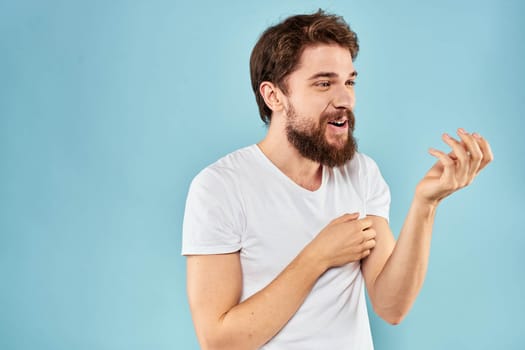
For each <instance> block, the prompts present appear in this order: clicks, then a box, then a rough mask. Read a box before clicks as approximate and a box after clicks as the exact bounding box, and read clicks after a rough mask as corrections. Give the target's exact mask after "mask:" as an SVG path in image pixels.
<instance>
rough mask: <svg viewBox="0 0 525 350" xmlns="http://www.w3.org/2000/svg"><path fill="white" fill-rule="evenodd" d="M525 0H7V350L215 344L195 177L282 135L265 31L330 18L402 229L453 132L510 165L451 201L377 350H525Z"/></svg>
mask: <svg viewBox="0 0 525 350" xmlns="http://www.w3.org/2000/svg"><path fill="white" fill-rule="evenodd" d="M524 4H525V3H524V2H520V1H518V0H515V1H510V0H509V1H505V0H503V1H498V0H492V1H453V0H441V1H416V0H413V1H408V0H407V1H364V0H362V1H326V2H322V1H282V0H278V1H276V0H268V1H264V2H261V1H230V2H215V1H184V2H183V1H51V0H49V1H36V0H33V1H31V0H26V1H15V0H13V1H5V0H2V1H0V118H1V119H0V348H2V349H40V350H43V349H53V350H61V349H64V350H65V349H68V350H70V349H197V348H198V345H197V342H196V338H195V335H194V331H193V326H192V322H191V317H190V314H189V310H188V306H187V299H186V294H185V261H184V258H182V257H181V256H180V255H179V254H180V244H181V224H182V215H183V208H184V201H185V196H186V192H187V188H188V185H189V182H190V181H191V179H192V178H193V176H194V175H195V174H196V173H197V172H198V171H199V170H200V169H202V168H203V167H204V166H206V165H208V164H209V163H211V162H213V161H214V160H216V159H217V158H219V157H220V156H222V155H224V154H226V153H228V152H230V151H233V150H235V149H237V148H239V147H242V146H245V145H249V144H252V143H255V142H257V141H259V140H260V139H261V138H262V137H263V136H264V134H265V128H264V127H263V126H262V123H261V122H260V120H259V118H258V115H257V108H256V105H255V101H254V98H253V96H252V92H251V89H250V83H249V71H248V58H249V55H250V51H251V48H252V46H253V45H254V43H255V41H256V39H257V37H258V35H259V34H260V33H261V32H262V31H263V30H264V29H265V28H266V27H267V26H268V25H271V24H274V23H276V21H278V20H280V19H283V18H284V17H286V16H288V15H290V14H294V13H297V12H304V11H307V12H311V11H314V10H316V9H317V8H318V7H323V8H325V9H327V10H329V11H332V12H336V13H338V14H341V15H343V16H344V17H345V18H346V19H347V20H348V21H349V22H350V24H351V26H352V27H353V29H355V30H356V31H357V33H358V35H359V38H360V42H361V51H360V54H359V57H358V59H357V61H356V67H357V69H358V71H359V80H358V85H357V98H358V105H357V109H356V115H357V118H358V120H357V128H358V130H357V135H358V138H359V141H360V143H359V145H360V150H361V151H363V152H365V153H367V154H369V155H371V156H372V157H373V158H375V160H376V161H377V162H378V164H379V165H380V167H381V169H382V172H383V175H384V177H385V178H386V180H387V181H388V183H389V184H390V186H391V191H392V196H393V198H392V211H391V224H392V227H393V229H394V231H395V232H398V230H399V229H400V227H401V225H402V222H403V219H404V215H405V213H406V211H407V209H408V206H409V203H410V200H411V196H412V191H413V188H414V186H415V184H416V183H417V181H418V179H419V178H420V177H421V176H422V175H423V174H424V172H425V171H426V170H427V169H428V168H429V167H430V166H431V164H432V163H433V159H432V157H430V156H429V155H428V154H427V153H426V152H427V149H428V147H438V148H441V149H446V148H444V147H443V144H442V142H441V141H440V134H441V133H442V132H449V133H453V132H454V131H455V129H456V128H457V127H464V128H466V129H467V130H468V131H478V132H480V133H481V134H483V135H485V136H486V137H487V138H488V139H489V140H490V141H491V143H492V145H493V150H494V154H495V157H496V159H495V161H494V162H493V164H491V165H490V166H489V167H488V168H487V169H486V171H485V172H484V173H482V174H481V175H480V176H479V178H478V179H477V180H476V181H475V183H474V184H473V186H472V187H470V188H468V189H465V190H463V191H461V192H460V193H458V194H456V195H455V196H454V197H452V198H449V199H448V200H447V201H446V202H444V203H443V204H442V206H441V207H440V209H439V212H438V215H437V223H436V225H435V230H434V240H433V247H432V254H431V261H430V267H429V272H428V276H427V279H426V283H425V286H424V288H423V290H422V292H421V294H420V296H419V298H418V300H417V301H416V303H415V305H414V307H413V309H412V311H411V313H410V314H409V316H408V317H407V318H406V319H405V321H404V322H403V323H402V324H401V325H399V326H397V327H392V326H388V325H386V324H385V323H384V322H383V321H381V320H379V319H377V318H376V317H375V316H372V318H371V322H372V328H373V329H372V330H373V334H374V339H375V344H376V348H377V349H405V350H407V349H426V350H432V349H467V348H470V349H522V348H523V346H524V344H525V322H523V314H524V311H525V301H524V297H523V295H524V294H525V280H524V272H523V270H524V267H525V263H524V260H523V248H524V246H525V238H524V232H523V220H522V219H523V215H524V214H523V210H524V204H523V198H524V197H525V191H524V186H523V182H524V180H525V166H524V164H523V162H524V159H525V154H524V151H525V138H524V137H523V133H524V131H525V122H524V117H525V114H524V111H525V92H524V91H525V89H524V84H525V68H524V66H525V65H524V62H525V24H524V23H525V22H524V18H525V5H524ZM326 326H329V325H326Z"/></svg>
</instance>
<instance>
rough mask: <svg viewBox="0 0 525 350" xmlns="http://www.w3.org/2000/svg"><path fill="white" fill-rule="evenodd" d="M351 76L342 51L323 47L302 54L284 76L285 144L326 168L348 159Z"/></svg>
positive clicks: (353, 145)
mask: <svg viewBox="0 0 525 350" xmlns="http://www.w3.org/2000/svg"><path fill="white" fill-rule="evenodd" d="M356 75H357V73H356V72H355V70H354V66H353V63H352V57H351V55H350V52H349V51H348V50H347V49H345V48H343V47H340V46H338V45H324V44H323V45H317V46H313V47H308V48H306V49H305V50H304V52H303V54H302V56H301V59H300V61H299V65H298V68H297V70H295V71H294V72H293V73H291V74H290V75H289V76H288V80H287V87H288V96H287V100H286V103H285V111H286V115H287V121H286V134H287V137H288V141H289V142H290V143H291V144H292V145H294V146H295V148H297V150H298V151H299V152H300V153H301V155H303V156H304V157H306V158H309V159H312V160H314V161H316V162H319V163H321V164H323V165H326V166H330V167H333V166H339V165H342V164H344V163H345V162H346V161H348V160H350V159H351V158H352V157H353V155H354V153H355V151H356V148H357V146H356V142H355V139H354V137H353V134H352V132H353V130H354V122H355V120H354V115H353V113H352V109H353V107H354V103H355V95H354V79H355V77H356Z"/></svg>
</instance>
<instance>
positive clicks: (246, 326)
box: [202, 247, 324, 349]
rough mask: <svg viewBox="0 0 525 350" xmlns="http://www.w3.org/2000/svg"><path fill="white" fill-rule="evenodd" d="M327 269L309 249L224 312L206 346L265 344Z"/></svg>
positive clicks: (252, 345)
mask: <svg viewBox="0 0 525 350" xmlns="http://www.w3.org/2000/svg"><path fill="white" fill-rule="evenodd" d="M323 272H324V268H322V267H320V264H318V263H317V260H316V259H313V256H312V255H311V254H310V252H309V250H308V247H307V248H305V249H304V250H303V251H302V252H301V253H300V254H299V255H298V256H297V257H296V258H295V259H294V260H293V261H292V262H291V263H290V264H289V265H288V266H287V267H286V268H285V269H284V270H283V271H282V272H281V273H280V274H279V275H278V276H277V277H276V278H275V279H274V280H273V281H272V282H271V283H270V284H269V285H268V286H266V287H265V288H263V289H262V290H260V291H259V292H257V293H256V294H254V295H252V296H251V297H250V298H248V299H246V300H245V301H243V302H241V303H239V304H237V305H236V306H234V307H233V308H231V309H230V310H229V311H227V312H226V313H224V314H223V315H222V316H221V317H220V319H219V320H218V322H217V323H216V325H215V327H213V336H211V337H209V336H208V337H204V338H205V339H207V342H208V344H207V345H206V346H205V348H210V349H257V348H259V347H261V346H262V345H263V344H265V343H266V342H268V341H269V340H270V339H271V338H272V337H273V336H274V335H276V334H277V333H278V332H279V331H280V330H281V328H282V327H284V325H285V324H286V323H287V322H288V321H289V320H290V318H292V316H293V315H294V314H295V312H296V311H297V310H298V309H299V307H300V306H301V305H302V303H303V302H304V299H305V298H306V297H307V296H308V294H309V293H310V291H311V289H312V287H313V286H314V284H315V282H316V281H317V279H318V278H319V276H320V275H321V274H322V273H323ZM202 345H205V344H202ZM208 345H209V346H208Z"/></svg>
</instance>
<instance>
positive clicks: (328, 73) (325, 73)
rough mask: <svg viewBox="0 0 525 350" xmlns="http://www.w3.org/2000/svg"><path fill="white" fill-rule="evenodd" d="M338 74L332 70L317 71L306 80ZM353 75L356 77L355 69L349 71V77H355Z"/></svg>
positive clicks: (335, 76)
mask: <svg viewBox="0 0 525 350" xmlns="http://www.w3.org/2000/svg"><path fill="white" fill-rule="evenodd" d="M338 76H339V75H338V74H337V73H334V72H319V73H315V74H314V75H312V76H311V77H310V78H308V80H315V79H319V78H337V77H338ZM355 77H357V72H356V71H353V72H352V73H350V78H355Z"/></svg>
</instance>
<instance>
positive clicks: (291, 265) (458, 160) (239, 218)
mask: <svg viewBox="0 0 525 350" xmlns="http://www.w3.org/2000/svg"><path fill="white" fill-rule="evenodd" d="M357 52H358V43H357V37H356V35H355V33H354V32H352V31H351V30H350V28H349V27H348V25H347V24H346V23H345V22H344V20H343V19H342V18H340V17H337V16H333V15H328V14H325V13H324V12H322V11H319V12H317V13H314V14H312V15H299V16H293V17H290V18H288V19H286V20H285V21H283V22H282V23H279V24H277V25H276V26H273V27H270V28H269V29H267V30H266V31H265V32H264V33H263V35H262V36H261V38H260V39H259V41H258V42H257V44H256V45H255V48H254V49H253V52H252V56H251V60H250V69H251V79H252V86H253V89H254V92H255V95H256V99H257V103H258V106H259V111H260V115H261V118H262V119H263V121H264V122H265V123H267V124H269V127H268V132H267V135H266V137H265V138H264V140H262V141H261V142H260V143H259V144H257V145H252V146H250V147H246V148H243V149H241V150H238V151H236V152H233V153H231V154H229V155H228V156H226V157H224V158H222V159H220V160H219V161H217V162H216V163H214V164H212V165H211V166H209V167H207V168H206V169H204V170H203V171H202V172H201V173H199V175H197V177H196V178H195V179H194V181H193V182H192V185H191V187H190V191H189V194H188V199H187V204H186V212H185V218H184V228H183V254H184V255H186V256H187V257H188V258H187V278H188V280H187V285H188V296H189V302H190V307H191V311H192V316H193V321H194V324H195V329H196V332H197V337H198V339H199V342H200V344H201V346H202V348H203V349H228V350H231V349H259V348H262V349H286V350H290V349H372V348H373V345H372V338H371V333H370V326H369V321H368V315H367V308H366V302H365V293H364V288H365V286H366V288H367V291H368V293H369V297H370V301H371V303H372V305H373V308H374V310H375V312H376V313H377V314H378V315H379V316H380V317H382V318H383V319H384V320H386V321H387V322H389V323H391V324H398V323H399V322H400V321H401V320H402V319H403V317H404V316H405V315H406V314H407V312H408V311H409V309H410V307H411V305H412V304H413V302H414V300H415V298H416V295H417V294H418V292H419V290H420V288H421V286H422V284H423V280H424V277H425V273H426V270H427V263H428V256H429V249H430V240H431V233H432V225H433V221H434V215H435V211H436V207H437V205H438V204H439V203H440V202H441V200H442V199H443V198H445V197H446V196H448V195H450V194H451V193H453V192H455V191H456V190H458V189H459V188H462V187H464V186H466V185H468V184H470V183H471V182H472V180H473V179H474V178H475V176H476V175H477V174H478V173H479V171H480V170H481V169H482V168H484V167H485V166H486V165H487V164H488V163H489V162H490V161H491V160H492V153H491V150H490V146H489V144H488V143H487V141H486V140H485V139H483V138H482V137H481V136H480V135H478V134H476V133H473V134H469V133H467V132H466V131H464V130H463V129H459V130H458V136H459V140H456V139H455V138H453V137H451V136H448V135H446V134H445V135H443V141H444V142H445V143H446V144H447V145H448V146H450V148H451V149H452V151H451V152H450V153H449V154H445V153H443V152H441V151H438V150H434V149H431V150H430V151H429V152H430V154H431V155H433V156H434V157H436V158H437V162H436V164H435V165H434V166H433V167H432V168H431V169H430V171H429V172H428V173H427V174H426V175H425V176H424V177H423V179H422V180H421V181H420V182H419V184H418V185H417V187H416V189H415V193H414V198H413V202H412V205H411V207H410V209H409V212H408V215H407V217H406V221H405V223H404V226H403V228H402V230H401V232H400V234H399V237H398V240H397V242H396V241H395V239H394V236H393V234H392V232H391V230H390V228H389V225H388V211H389V204H390V194H389V189H388V186H387V185H386V183H385V181H384V180H383V178H382V176H381V174H380V172H379V170H378V168H377V166H376V164H375V163H374V161H373V160H372V159H370V158H369V157H367V156H365V155H364V154H361V153H358V152H356V142H355V140H354V137H353V129H354V115H353V113H352V111H353V109H354V104H355V95H354V83H355V79H356V76H357V72H356V71H355V69H354V66H353V60H354V59H355V57H356V55H357Z"/></svg>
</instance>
